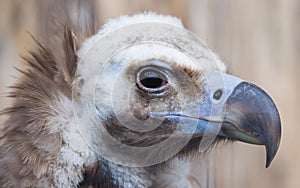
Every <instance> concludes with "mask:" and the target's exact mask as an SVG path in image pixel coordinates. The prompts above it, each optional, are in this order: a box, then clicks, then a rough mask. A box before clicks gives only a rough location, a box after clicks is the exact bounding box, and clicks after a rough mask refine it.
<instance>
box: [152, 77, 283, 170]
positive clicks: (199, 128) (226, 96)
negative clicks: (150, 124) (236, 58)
mask: <svg viewBox="0 0 300 188" xmlns="http://www.w3.org/2000/svg"><path fill="white" fill-rule="evenodd" d="M204 95H205V97H204V100H203V101H202V102H201V103H199V104H198V103H197V104H193V105H191V107H190V108H187V109H185V110H183V111H181V112H151V114H150V116H151V117H156V118H157V117H163V118H165V119H168V120H169V121H176V122H180V123H182V124H183V126H181V127H182V129H181V130H180V131H178V132H177V133H176V134H177V135H178V136H179V137H180V136H181V137H187V136H190V135H191V134H192V135H193V137H194V138H195V137H196V138H197V137H199V138H201V139H200V140H201V143H200V146H199V148H200V150H203V149H204V150H205V149H207V148H208V147H209V146H210V145H211V144H212V143H213V141H214V140H215V138H216V137H224V138H228V139H232V140H238V141H242V142H246V143H249V144H257V145H265V147H266V155H267V157H266V167H268V166H269V165H270V163H271V162H272V160H273V158H274V157H275V155H276V153H277V150H278V147H279V144H280V138H281V123H280V117H279V114H278V110H277V108H276V106H275V104H274V102H273V100H272V99H271V97H270V96H269V95H268V94H267V93H266V92H264V91H263V90H262V89H260V88H259V87H257V86H256V85H254V84H251V83H248V82H245V81H243V80H241V79H239V78H237V77H235V76H232V75H228V74H224V73H221V72H212V73H210V74H209V75H208V76H207V79H206V85H205V94H204ZM186 125H188V126H186Z"/></svg>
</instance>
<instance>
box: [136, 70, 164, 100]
mask: <svg viewBox="0 0 300 188" xmlns="http://www.w3.org/2000/svg"><path fill="white" fill-rule="evenodd" d="M147 70H149V71H150V72H151V71H152V72H156V73H157V75H158V76H157V78H158V79H161V80H164V81H165V82H166V83H165V84H164V85H162V86H161V87H158V88H149V87H145V86H144V85H143V84H142V82H141V80H143V79H146V78H150V77H144V78H143V77H142V76H141V74H142V73H143V72H145V71H147ZM136 78H137V79H136V83H137V86H138V87H139V88H140V89H142V90H143V91H146V92H148V93H149V94H152V93H156V94H157V93H163V92H164V91H165V90H166V89H167V88H168V86H169V81H168V80H169V79H168V76H167V75H166V73H164V72H163V71H162V70H160V69H158V68H157V67H153V66H151V67H150V66H147V67H144V68H141V69H140V70H139V71H138V73H137V76H136Z"/></svg>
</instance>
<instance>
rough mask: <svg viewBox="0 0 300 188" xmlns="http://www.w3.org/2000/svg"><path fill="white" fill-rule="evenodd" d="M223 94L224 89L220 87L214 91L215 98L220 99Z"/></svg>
mask: <svg viewBox="0 0 300 188" xmlns="http://www.w3.org/2000/svg"><path fill="white" fill-rule="evenodd" d="M222 94H223V91H222V90H221V89H218V90H217V91H216V92H215V93H214V95H213V98H214V99H215V100H220V98H221V97H222Z"/></svg>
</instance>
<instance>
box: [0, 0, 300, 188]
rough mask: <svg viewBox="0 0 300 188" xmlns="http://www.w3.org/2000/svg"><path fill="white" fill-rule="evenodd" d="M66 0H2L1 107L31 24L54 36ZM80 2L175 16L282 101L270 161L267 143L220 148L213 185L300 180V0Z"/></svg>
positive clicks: (102, 11) (231, 187)
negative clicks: (56, 10) (53, 20)
mask: <svg viewBox="0 0 300 188" xmlns="http://www.w3.org/2000/svg"><path fill="white" fill-rule="evenodd" d="M61 2H62V1H55V0H48V1H39V0H26V1H22V0H11V1H9V0H0V93H1V97H0V105H1V108H2V107H3V106H5V105H7V104H8V103H9V101H8V100H7V99H6V98H4V97H3V96H4V95H5V92H6V91H7V89H6V88H7V86H8V85H11V84H12V83H13V82H14V79H13V75H16V71H15V70H14V68H13V66H17V67H22V61H21V59H20V58H19V56H18V55H26V54H27V50H28V49H32V48H34V42H33V40H32V39H31V38H30V36H29V35H28V34H27V31H28V32H30V33H32V34H34V35H35V36H37V38H42V37H47V27H49V25H47V19H48V16H49V15H48V14H49V12H51V11H53V7H54V5H55V6H57V5H58V6H59V4H60V3H61ZM81 6H89V7H90V8H91V7H93V8H95V9H96V10H97V12H96V15H95V16H96V17H98V18H99V20H100V23H99V25H101V24H103V22H104V21H105V20H106V19H107V18H111V17H116V16H119V15H121V14H133V13H136V12H142V11H155V12H158V13H164V14H171V15H175V16H177V17H179V18H181V19H182V20H183V22H184V24H185V26H186V27H187V28H188V29H190V30H191V31H193V32H194V33H195V34H196V35H198V36H199V37H200V38H202V40H203V41H204V42H205V43H206V44H207V45H208V46H209V47H210V48H211V49H213V50H214V51H215V52H217V53H218V54H219V55H220V57H221V58H222V59H223V60H224V61H225V62H226V64H227V65H228V67H229V69H230V72H231V73H233V74H235V75H237V76H239V77H241V78H243V79H245V80H248V81H251V82H254V83H256V84H257V85H259V86H261V87H262V88H264V89H265V90H266V91H267V92H268V93H269V94H270V95H271V96H272V98H273V99H274V100H275V102H276V104H277V105H278V108H279V111H280V114H281V118H282V125H283V136H282V142H281V146H280V148H279V152H278V155H277V156H276V157H275V159H274V161H273V163H272V164H271V167H270V168H268V169H265V168H264V163H265V162H264V160H265V155H264V148H263V147H259V146H252V145H246V144H241V143H235V144H233V145H229V146H226V147H221V148H219V149H218V151H215V152H214V153H213V155H211V157H214V158H215V161H214V162H213V164H212V165H211V167H212V168H213V173H212V174H213V175H212V176H210V177H209V178H208V179H209V180H207V181H208V184H207V187H208V186H209V187H218V188H223V187H224V188H240V187H245V188H281V187H287V188H298V187H300V145H298V142H299V141H300V135H298V134H299V132H300V124H299V123H298V118H300V108H299V106H300V99H299V97H298V96H300V87H299V86H300V84H299V81H300V62H299V60H298V59H300V20H299V18H300V1H298V0H284V1H283V0H281V1H280V0H251V1H250V0H249V1H246V0H97V1H93V2H92V5H87V3H82V5H81ZM298 138H299V141H298V140H297V139H298ZM199 178H200V177H199ZM200 179H201V178H200Z"/></svg>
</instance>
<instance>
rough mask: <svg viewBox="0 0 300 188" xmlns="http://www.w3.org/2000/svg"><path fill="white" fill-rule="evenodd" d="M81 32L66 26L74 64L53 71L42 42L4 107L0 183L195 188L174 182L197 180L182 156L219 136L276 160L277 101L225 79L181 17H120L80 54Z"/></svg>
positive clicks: (203, 148) (220, 67) (68, 58)
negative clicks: (261, 150)
mask: <svg viewBox="0 0 300 188" xmlns="http://www.w3.org/2000/svg"><path fill="white" fill-rule="evenodd" d="M75 34H76V33H75ZM75 34H74V33H72V32H71V31H68V30H65V35H64V39H65V40H66V44H65V46H64V50H65V53H66V54H65V62H66V65H65V64H63V63H62V64H59V63H57V62H56V64H55V65H53V64H51V63H53V61H52V59H53V56H52V54H51V53H50V52H49V51H47V50H45V49H44V48H43V47H41V49H40V54H34V53H33V57H34V58H35V59H34V61H30V60H28V62H29V65H30V66H31V69H30V70H29V71H27V72H25V73H24V74H25V76H24V82H23V83H20V84H19V85H18V86H17V87H16V91H15V92H13V93H12V95H11V96H12V97H14V98H15V100H16V102H15V104H14V105H15V106H13V107H12V108H9V109H8V110H7V111H6V113H7V114H8V115H9V116H10V118H9V120H8V121H7V122H6V125H5V127H4V129H3V130H5V133H4V135H5V136H4V137H3V138H5V140H4V141H3V142H4V144H3V146H2V147H1V148H0V151H1V152H0V153H1V154H0V156H2V159H1V160H0V166H2V169H1V170H0V182H1V180H2V179H3V180H2V181H3V182H4V183H6V182H8V183H7V185H15V186H19V185H26V186H31V185H33V183H32V182H35V183H36V184H37V185H42V184H44V183H46V185H48V186H53V185H54V186H57V187H72V186H73V187H74V186H78V185H80V186H91V185H93V186H95V187H97V186H100V187H109V186H111V187H114V186H115V187H118V186H119V187H122V185H124V186H123V187H150V186H152V187H160V186H161V187H163V186H166V185H173V184H174V185H176V186H179V187H187V185H190V184H189V181H188V180H187V181H182V182H183V183H182V182H181V183H182V184H178V182H177V180H178V179H177V178H176V177H177V176H176V174H177V173H186V174H185V175H183V176H180V177H185V176H187V177H189V173H190V172H189V170H183V169H186V168H187V166H188V165H187V164H188V159H183V158H184V157H183V158H182V156H187V158H188V156H189V155H191V154H196V155H197V154H199V153H200V152H199V151H201V152H202V151H206V150H207V149H208V148H210V147H212V145H213V144H214V143H217V142H218V141H220V140H238V141H242V142H246V143H250V144H258V145H264V146H265V147H266V153H267V159H266V167H268V166H269V165H270V163H271V161H272V159H273V158H274V156H275V154H276V152H277V150H278V147H279V143H280V136H281V127H280V118H279V114H278V112H277V109H276V106H275V104H274V102H273V101H272V99H271V98H270V97H269V95H268V94H267V93H265V92H264V91H263V90H262V89H260V88H259V87H257V86H255V85H253V84H251V83H248V82H245V81H243V80H241V79H239V78H237V77H234V76H232V75H229V74H226V67H225V65H224V64H223V63H222V61H221V60H220V59H219V58H218V57H217V56H216V55H215V54H214V53H213V52H212V51H210V50H209V49H208V48H207V47H206V46H205V45H204V44H203V43H202V42H201V41H200V40H199V39H198V38H197V37H196V36H194V35H193V34H192V33H190V32H189V31H188V30H186V29H185V28H184V27H183V26H182V24H181V22H180V21H179V20H177V19H176V18H173V17H168V16H162V15H156V14H151V13H149V14H140V15H135V16H133V17H121V18H119V19H116V20H112V21H110V22H108V23H107V24H106V25H104V27H103V28H102V29H101V30H100V31H99V32H98V33H97V34H95V35H94V36H92V37H90V38H89V39H86V40H85V42H83V44H82V45H80V46H81V47H80V49H79V50H77V49H76V44H75V43H76V40H78V38H79V37H77V38H76V37H74V36H73V35H75ZM72 53H74V57H72V56H71V55H70V54H72ZM43 58H44V59H43ZM45 59H48V61H46V60H45ZM25 60H26V59H25ZM70 62H75V63H74V64H71V63H70ZM47 63H48V64H47ZM46 64H47V65H46ZM45 67H46V68H45ZM47 67H48V68H47ZM60 69H62V70H60ZM34 71H36V72H34ZM62 78H63V79H62ZM36 80H38V81H36ZM24 99H25V100H24ZM26 99H29V100H26ZM28 110H29V111H28ZM20 117H22V118H23V119H24V120H27V121H23V120H20V119H22V118H20ZM27 122H30V123H28V124H26V123H27ZM10 125H14V126H11V127H9V126H10ZM16 135H17V136H16ZM12 156H13V157H12ZM174 161H175V162H174ZM182 161H185V162H184V165H182V164H183V162H182ZM162 164H166V165H162ZM157 166H160V168H159V169H157ZM174 166H175V167H178V166H179V167H178V168H177V169H176V168H175V167H174ZM183 166H184V167H183ZM136 167H138V168H136ZM165 168H169V169H175V170H173V171H172V172H170V173H169V174H168V172H169V171H168V170H166V169H165ZM154 169H155V170H154ZM6 171H7V172H9V173H4V172H6ZM170 171H171V170H170ZM7 174H8V175H7ZM172 174H173V176H174V177H173V179H172V178H171V179H172V180H170V177H172ZM174 174H175V175H174ZM49 177H50V178H49ZM16 179H17V180H16ZM187 179H190V178H187ZM170 181H171V182H173V183H170ZM93 182H98V183H96V184H95V183H93ZM99 182H100V183H99ZM108 182H109V183H108ZM174 182H175V183H174ZM108 185H109V186H108ZM198 186H199V185H198ZM172 187H174V186H172Z"/></svg>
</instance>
